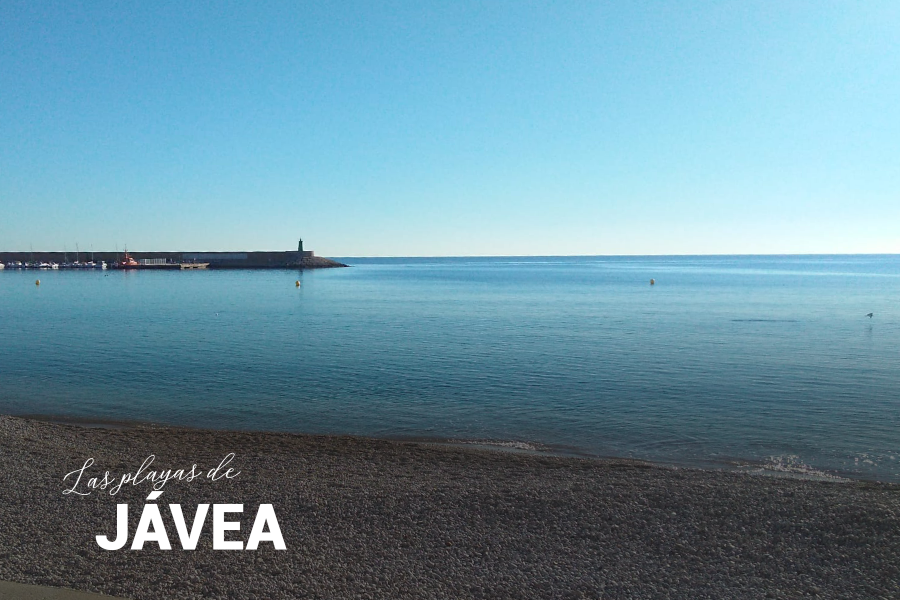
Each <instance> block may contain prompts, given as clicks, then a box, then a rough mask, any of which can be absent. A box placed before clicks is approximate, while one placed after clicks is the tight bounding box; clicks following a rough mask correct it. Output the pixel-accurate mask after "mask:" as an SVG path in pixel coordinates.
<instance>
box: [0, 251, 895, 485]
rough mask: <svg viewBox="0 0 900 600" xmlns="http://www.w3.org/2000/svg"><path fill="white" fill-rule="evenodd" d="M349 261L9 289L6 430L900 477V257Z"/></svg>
mask: <svg viewBox="0 0 900 600" xmlns="http://www.w3.org/2000/svg"><path fill="white" fill-rule="evenodd" d="M339 260H341V261H342V262H345V263H347V264H350V265H352V266H353V268H350V269H333V270H322V271H305V272H300V273H298V272H297V271H285V270H276V271H205V272H199V271H198V272H180V271H178V272H159V271H137V272H108V273H105V272H99V271H95V272H65V271H43V272H32V271H29V272H21V271H0V340H2V343H0V411H2V412H5V413H10V414H50V415H60V416H65V417H79V418H84V419H100V420H102V419H111V420H125V421H127V420H146V421H154V422H160V423H169V424H175V425H186V426H194V427H211V428H224V429H260V430H278V431H297V432H309V433H347V434H357V435H368V436H380V437H411V438H431V439H452V440H467V441H472V442H478V443H484V444H498V443H500V444H524V446H521V447H527V446H528V445H532V446H535V447H547V448H549V449H557V450H559V451H563V452H567V453H576V454H588V455H597V456H620V457H629V458H637V459H645V460H651V461H659V462H669V463H677V464H688V465H697V466H710V465H740V464H747V465H751V466H750V467H748V468H753V469H757V468H762V469H768V470H770V471H772V472H775V473H778V472H788V473H789V472H799V473H811V474H813V475H815V474H818V473H821V474H824V475H831V474H833V475H842V476H850V477H858V478H868V479H879V480H884V481H895V482H896V481H900V368H898V365H900V257H898V256H784V257H565V258H447V259H352V258H347V259H339ZM37 277H39V278H40V279H41V286H39V287H38V286H35V285H34V280H35V278H37ZM650 278H654V279H655V280H656V285H654V286H650V284H649V281H650ZM297 279H300V280H301V282H302V285H301V287H300V288H296V287H295V286H294V281H295V280H297ZM870 312H871V313H873V317H872V318H867V317H866V314H867V313H870Z"/></svg>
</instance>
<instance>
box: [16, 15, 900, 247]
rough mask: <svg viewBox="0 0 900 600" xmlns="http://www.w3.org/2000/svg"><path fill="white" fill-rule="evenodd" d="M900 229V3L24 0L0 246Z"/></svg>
mask: <svg viewBox="0 0 900 600" xmlns="http://www.w3.org/2000/svg"><path fill="white" fill-rule="evenodd" d="M300 236H302V237H303V238H304V240H305V242H306V245H307V247H311V248H313V249H315V250H316V251H317V252H318V253H319V254H322V255H329V256H366V255H377V256H412V255H483V254H693V253H699V254H719V253H844V252H895V253H896V252H900V3H898V2H896V1H890V2H875V1H867V2H849V1H847V2H819V1H816V2H800V1H797V2H776V1H767V2H747V1H735V2H687V1H677V2H598V1H592V2H542V3H537V2H523V1H521V0H516V1H512V2H499V1H496V2H493V1H489V2H462V1H457V2H440V3H437V2H424V1H411V2H388V3H376V2H370V1H365V2H358V3H354V2H348V1H342V2H329V1H316V2H300V1H297V0H295V1H289V2H243V3H230V2H183V1H178V2H157V1H154V2H143V3H138V2H129V3H122V2H116V3H112V2H99V1H96V2H95V1H85V2H73V1H64V2H52V3H51V2H38V1H35V0H28V1H24V2H20V1H16V0H4V1H3V2H2V3H0V249H2V250H21V249H25V250H27V249H28V248H29V247H30V246H32V245H33V247H34V249H35V250H51V249H60V250H61V249H63V247H64V246H65V247H67V248H68V249H70V250H71V249H73V248H74V247H75V244H76V242H77V243H79V244H80V246H81V248H82V249H85V248H89V246H90V245H91V244H93V246H94V248H96V249H98V250H99V249H101V248H102V249H113V248H114V247H115V246H116V245H117V244H118V246H119V247H120V248H121V247H122V246H123V245H125V244H128V247H129V248H130V249H134V250H167V249H168V250H179V249H181V250H189V249H196V250H207V249H208V250H240V249H291V248H293V247H296V240H297V238H298V237H300Z"/></svg>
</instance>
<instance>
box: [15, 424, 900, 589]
mask: <svg viewBox="0 0 900 600" xmlns="http://www.w3.org/2000/svg"><path fill="white" fill-rule="evenodd" d="M229 452H234V453H235V454H236V458H235V460H234V462H233V463H232V465H230V466H232V467H234V468H236V469H239V470H240V471H241V474H240V475H239V476H238V477H236V478H235V479H232V480H221V481H217V482H212V481H209V480H208V479H205V478H202V479H197V480H195V481H192V482H190V483H188V482H184V481H170V482H168V483H167V484H166V486H165V487H164V488H163V490H164V493H163V494H162V496H161V497H160V498H159V499H158V500H156V501H155V502H156V503H158V504H159V505H160V509H161V512H162V514H163V517H164V518H165V520H166V521H165V522H166V526H167V530H168V535H169V539H170V540H171V542H172V545H173V549H172V550H171V551H163V550H160V549H159V548H158V547H157V546H156V544H149V545H148V546H145V549H144V550H141V551H133V550H130V549H128V546H126V548H124V549H122V550H118V551H104V550H102V549H100V548H99V546H98V545H97V543H96V542H95V536H96V535H97V534H105V535H108V536H110V537H114V536H115V533H116V532H115V517H116V504H117V503H125V502H127V503H128V504H129V506H130V513H129V518H130V532H131V533H132V534H133V531H134V528H135V527H136V525H137V520H138V518H139V516H140V512H141V510H142V508H143V506H144V504H145V503H146V502H147V500H146V496H147V494H148V493H149V492H150V491H151V488H150V486H149V484H147V483H144V484H142V485H139V486H123V488H122V491H121V492H120V493H119V494H118V495H116V496H111V495H109V494H108V492H104V491H102V490H98V491H95V492H94V493H92V494H91V495H89V496H84V497H79V496H75V495H63V494H62V490H63V489H65V488H66V487H68V486H67V482H64V481H63V479H62V478H63V476H64V475H65V474H66V473H67V472H69V471H72V470H75V469H78V468H80V467H81V465H82V464H83V462H84V460H85V459H86V458H88V457H93V458H94V460H95V461H96V464H95V465H94V467H93V468H92V469H91V470H90V471H89V474H93V475H97V474H102V472H103V471H105V470H109V471H110V473H111V475H113V476H118V475H121V474H122V473H125V472H128V471H131V472H133V471H135V470H136V469H137V468H138V467H139V466H140V464H141V463H142V462H143V460H144V459H145V458H146V457H147V456H148V455H150V454H154V455H156V460H155V462H154V464H153V466H152V467H151V468H152V469H178V468H189V467H190V466H191V465H192V464H194V463H196V464H197V465H198V467H200V468H203V469H209V468H211V467H214V466H216V465H217V464H218V463H219V461H220V460H221V458H222V457H223V456H225V455H226V454H228V453H229ZM201 502H208V503H242V504H243V505H244V511H245V512H244V513H243V518H242V519H241V529H240V532H234V533H230V534H229V536H228V537H229V539H242V540H245V541H246V537H247V535H248V534H249V531H250V528H251V526H252V524H253V518H254V516H255V514H256V507H257V506H258V505H259V504H261V503H271V504H273V505H274V506H275V511H276V514H277V516H278V521H279V524H280V526H281V531H282V533H283V534H284V539H285V542H286V544H287V550H285V551H276V550H274V549H273V547H272V544H271V543H263V544H261V546H260V549H259V550H257V551H239V552H238V551H221V550H219V551H214V550H212V528H211V520H212V511H210V515H209V516H208V517H207V526H206V527H205V528H204V530H203V534H202V537H201V540H200V543H199V545H198V548H197V550H195V551H185V550H182V549H181V546H180V543H179V541H178V534H177V533H176V532H175V527H174V525H173V524H172V520H171V516H170V513H169V509H168V506H167V505H168V504H169V503H179V504H181V505H182V507H183V509H184V513H185V515H186V517H187V520H188V525H189V526H190V523H191V522H192V520H193V514H194V510H195V507H196V505H197V504H198V503H201ZM231 518H232V519H238V518H240V516H239V515H238V514H233V515H231ZM129 546H130V543H129ZM898 565H900V486H897V485H890V484H879V483H866V482H849V483H833V482H821V481H806V480H797V479H785V478H771V477H761V476H754V475H749V474H744V473H736V472H725V471H703V470H693V469H672V468H665V467H656V466H651V465H646V464H642V463H636V462H626V461H601V460H590V459H578V458H566V457H556V456H544V455H534V454H520V453H511V452H502V451H490V450H483V449H473V448H459V447H447V446H440V445H434V444H422V443H406V442H392V441H382V440H372V439H361V438H351V437H326V436H302V435H289V434H272V433H243V432H218V431H199V430H188V429H176V428H163V427H153V426H145V425H141V426H135V427H128V428H88V427H80V426H74V425H62V424H54V423H48V422H42V421H36V420H29V419H21V418H14V417H3V416H0V580H7V581H15V582H20V583H31V584H41V585H48V586H58V587H70V588H74V589H78V590H84V591H92V592H100V593H104V594H109V595H113V596H123V597H127V598H135V599H147V600H150V599H153V600H156V599H160V598H221V599H231V598H240V599H260V600H262V599H275V598H336V599H337V598H623V599H624V598H628V599H631V598H654V599H655V598H684V599H702V598H709V599H716V600H721V599H727V598H754V599H758V598H807V597H808V598H841V599H850V598H866V599H873V598H892V599H894V598H900V566H898Z"/></svg>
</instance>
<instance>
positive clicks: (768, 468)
mask: <svg viewBox="0 0 900 600" xmlns="http://www.w3.org/2000/svg"><path fill="white" fill-rule="evenodd" d="M739 468H740V469H746V471H745V472H747V473H753V474H756V475H769V476H774V477H792V478H796V479H810V480H815V481H834V482H849V481H850V480H849V479H847V478H846V477H840V476H838V475H834V474H832V473H828V472H826V471H822V470H821V469H816V468H813V467H811V466H809V465H807V464H806V463H804V462H803V461H801V460H800V457H799V456H797V455H795V454H783V455H780V456H770V457H769V458H768V460H766V461H765V462H763V463H762V464H760V465H742V466H741V467H739Z"/></svg>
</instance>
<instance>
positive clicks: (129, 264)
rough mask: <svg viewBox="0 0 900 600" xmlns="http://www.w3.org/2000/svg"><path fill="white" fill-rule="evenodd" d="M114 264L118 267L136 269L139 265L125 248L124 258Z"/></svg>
mask: <svg viewBox="0 0 900 600" xmlns="http://www.w3.org/2000/svg"><path fill="white" fill-rule="evenodd" d="M116 266H117V267H118V268H120V269H137V268H138V267H140V266H141V265H140V263H138V261H136V260H134V259H133V258H132V257H131V256H129V254H128V250H125V258H123V259H122V260H120V261H119V262H117V263H116Z"/></svg>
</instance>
